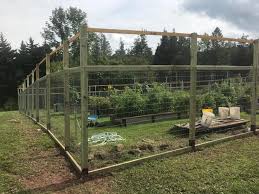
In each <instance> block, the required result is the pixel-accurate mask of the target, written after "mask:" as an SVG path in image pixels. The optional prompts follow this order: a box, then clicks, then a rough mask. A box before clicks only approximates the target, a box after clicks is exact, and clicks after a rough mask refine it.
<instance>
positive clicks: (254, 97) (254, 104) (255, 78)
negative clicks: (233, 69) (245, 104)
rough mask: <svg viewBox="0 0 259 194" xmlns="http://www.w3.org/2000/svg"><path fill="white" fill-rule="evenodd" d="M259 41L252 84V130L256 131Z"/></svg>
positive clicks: (258, 41)
mask: <svg viewBox="0 0 259 194" xmlns="http://www.w3.org/2000/svg"><path fill="white" fill-rule="evenodd" d="M258 55H259V40H256V41H255V42H254V43H253V68H252V83H251V130H252V131H255V130H256V107H257V92H258V91H257V90H258V88H257V87H258V74H257V73H258V71H259V67H258V66H259V64H258V63H259V60H258V57H259V56H258Z"/></svg>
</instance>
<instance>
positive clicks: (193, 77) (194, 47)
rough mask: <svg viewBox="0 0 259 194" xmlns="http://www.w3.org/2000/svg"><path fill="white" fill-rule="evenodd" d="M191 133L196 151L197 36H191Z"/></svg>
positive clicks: (191, 139) (190, 137) (192, 143)
mask: <svg viewBox="0 0 259 194" xmlns="http://www.w3.org/2000/svg"><path fill="white" fill-rule="evenodd" d="M190 46H191V47H190V51H191V52H190V54H191V62H190V76H191V78H190V79H191V80H190V81H191V85H190V113H189V117H190V131H189V146H192V147H193V149H195V132H196V129H195V121H196V85H197V83H196V81H197V52H198V50H197V34H196V33H193V34H191V45H190Z"/></svg>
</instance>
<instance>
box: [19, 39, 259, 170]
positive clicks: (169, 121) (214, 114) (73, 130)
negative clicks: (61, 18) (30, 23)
mask: <svg viewBox="0 0 259 194" xmlns="http://www.w3.org/2000/svg"><path fill="white" fill-rule="evenodd" d="M191 38H193V37H191ZM194 38H195V37H194ZM196 39H197V37H196ZM80 41H81V42H80V45H77V44H75V45H73V46H74V47H76V50H77V51H78V52H79V47H80V54H79V53H77V55H76V54H74V55H73V56H72V57H74V58H73V59H71V58H70V59H69V58H68V57H67V56H71V53H70V52H71V49H72V48H71V47H70V49H69V47H68V45H66V46H64V49H63V51H62V52H61V51H60V53H57V54H56V55H55V56H54V57H53V58H51V59H50V56H49V55H47V56H46V64H45V66H46V75H45V76H43V77H41V78H38V79H36V81H35V82H33V83H29V82H28V83H27V84H26V85H24V86H23V88H22V89H21V90H20V92H19V97H18V99H19V109H20V111H21V112H24V113H26V114H27V115H29V116H31V117H33V118H34V119H36V121H37V122H39V123H41V124H42V125H43V126H44V128H45V129H47V130H48V131H49V133H51V134H52V135H53V136H54V138H55V139H56V141H58V143H60V144H61V146H62V149H64V151H65V152H66V153H69V157H70V156H71V157H72V159H71V160H72V162H73V163H76V165H79V166H80V170H81V171H83V170H86V171H87V172H90V171H94V170H96V169H103V167H105V168H109V167H111V166H116V165H118V164H126V163H127V162H131V161H136V160H138V159H144V158H148V157H150V156H155V155H159V154H162V153H165V154H166V153H169V152H170V151H172V150H173V151H174V150H179V149H184V148H188V149H189V148H191V147H190V146H192V148H193V147H194V148H195V144H201V143H206V142H210V141H214V140H218V139H222V138H227V137H231V136H235V135H240V134H246V133H247V132H250V131H253V130H254V129H253V127H256V108H257V102H255V101H257V100H256V96H257V95H256V87H257V85H256V83H257V78H256V76H255V73H254V69H252V68H251V67H250V66H246V67H238V66H233V67H228V66H224V65H222V67H219V66H218V65H217V66H213V65H199V66H197V58H196V59H195V57H194V56H195V55H197V50H195V47H194V46H193V44H194V43H195V42H193V41H190V43H188V44H190V47H191V49H190V52H189V51H188V54H189V55H190V56H189V58H188V60H190V61H191V63H190V65H138V66H137V65H135V66H134V65H132V66H131V65H125V66H122V65H121V66H116V65H113V66H112V65H107V66H105V65H103V66H98V65H97V66H94V65H87V62H88V60H87V50H85V49H86V48H87V46H86V45H87V42H86V37H84V36H83V35H82V34H81V37H80ZM196 43H197V42H196ZM69 54H70V55H69ZM62 55H63V62H61V61H62ZM196 57H197V56H196ZM69 63H71V66H69V65H68V64H69ZM79 63H80V66H79ZM51 65H53V66H54V67H55V68H51ZM232 68H233V69H232ZM38 71H39V70H38ZM38 73H39V72H38ZM222 111H223V112H222ZM224 111H225V112H224ZM223 113H224V114H223ZM37 115H38V117H39V118H37ZM252 126H253V127H252ZM193 142H194V144H193ZM71 157H70V158H71Z"/></svg>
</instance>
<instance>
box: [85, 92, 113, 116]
mask: <svg viewBox="0 0 259 194" xmlns="http://www.w3.org/2000/svg"><path fill="white" fill-rule="evenodd" d="M110 108H111V101H110V98H109V97H98V96H90V97H89V109H90V111H92V112H96V114H97V115H103V114H108V113H109V109H110Z"/></svg>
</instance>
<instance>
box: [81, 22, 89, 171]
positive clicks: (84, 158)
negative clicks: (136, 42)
mask: <svg viewBox="0 0 259 194" xmlns="http://www.w3.org/2000/svg"><path fill="white" fill-rule="evenodd" d="M87 39H88V36H87V26H86V25H82V26H81V29H80V66H81V76H80V80H81V125H82V134H81V149H82V150H81V168H82V170H83V171H84V172H85V173H88V129H87V125H88V72H87V69H86V67H87Z"/></svg>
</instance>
